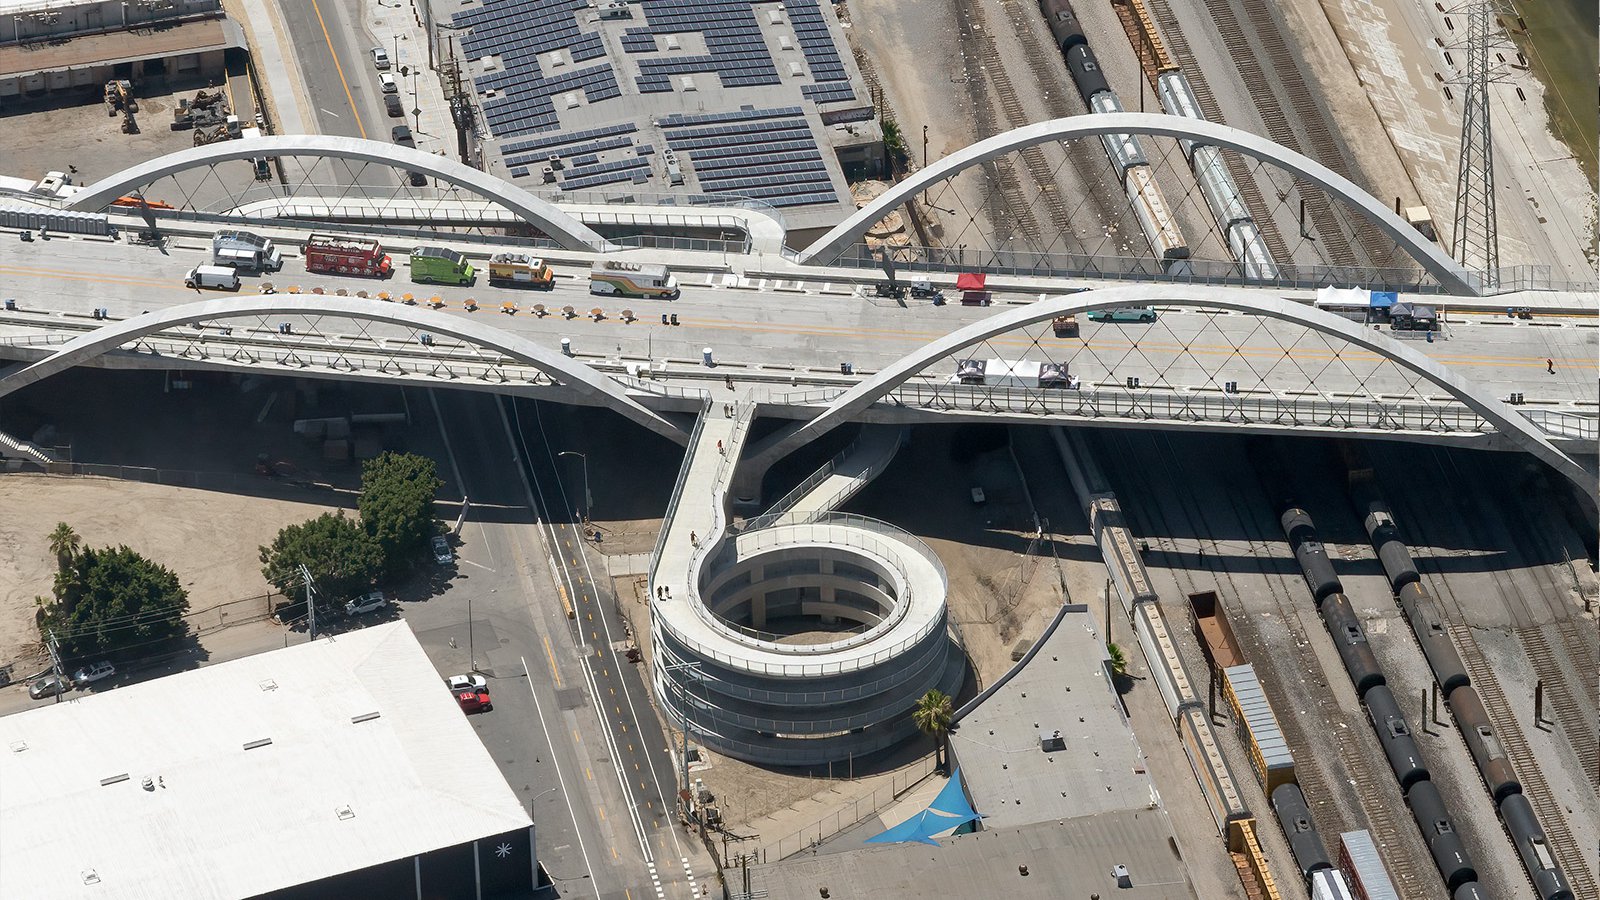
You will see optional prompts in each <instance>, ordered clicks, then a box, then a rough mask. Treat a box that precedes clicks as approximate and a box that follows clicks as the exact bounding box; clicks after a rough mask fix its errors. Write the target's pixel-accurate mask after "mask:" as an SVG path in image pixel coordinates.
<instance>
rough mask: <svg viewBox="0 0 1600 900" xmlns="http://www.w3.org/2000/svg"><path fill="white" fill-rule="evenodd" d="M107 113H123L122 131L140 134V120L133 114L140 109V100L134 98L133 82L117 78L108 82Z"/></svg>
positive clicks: (106, 94) (106, 95)
mask: <svg viewBox="0 0 1600 900" xmlns="http://www.w3.org/2000/svg"><path fill="white" fill-rule="evenodd" d="M105 101H106V115H108V116H114V115H116V114H117V113H119V112H120V113H122V133H123V134H138V133H139V122H138V120H136V119H135V118H134V117H133V114H134V113H136V112H138V111H139V101H138V100H135V99H134V98H133V82H131V81H127V80H125V79H115V80H112V81H108V82H106V93H105Z"/></svg>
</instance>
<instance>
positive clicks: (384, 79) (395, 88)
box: [378, 72, 400, 94]
mask: <svg viewBox="0 0 1600 900" xmlns="http://www.w3.org/2000/svg"><path fill="white" fill-rule="evenodd" d="M378 86H379V87H381V88H383V92H384V93H385V94H398V93H399V92H400V82H398V81H395V79H394V76H393V75H390V74H389V73H388V72H384V73H383V74H381V75H379V76H378Z"/></svg>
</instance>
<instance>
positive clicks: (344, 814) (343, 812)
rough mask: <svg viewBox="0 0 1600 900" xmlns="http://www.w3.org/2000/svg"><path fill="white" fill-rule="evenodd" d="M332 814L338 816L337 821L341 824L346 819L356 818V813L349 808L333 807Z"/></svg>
mask: <svg viewBox="0 0 1600 900" xmlns="http://www.w3.org/2000/svg"><path fill="white" fill-rule="evenodd" d="M333 814H334V815H336V816H338V817H339V821H341V822H343V821H344V820H346V819H354V818H355V817H356V811H355V810H353V809H351V808H350V807H349V806H335V807H334V808H333Z"/></svg>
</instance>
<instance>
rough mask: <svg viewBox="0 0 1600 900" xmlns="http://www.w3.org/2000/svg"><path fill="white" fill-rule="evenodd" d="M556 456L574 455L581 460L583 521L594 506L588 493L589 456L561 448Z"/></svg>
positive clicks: (587, 518) (592, 497) (587, 519)
mask: <svg viewBox="0 0 1600 900" xmlns="http://www.w3.org/2000/svg"><path fill="white" fill-rule="evenodd" d="M556 455H557V456H576V457H577V458H579V459H581V460H583V521H585V522H588V521H589V514H590V512H591V510H593V508H594V495H593V494H590V493H589V457H587V456H585V455H583V454H582V453H579V452H578V451H576V450H562V451H561V452H560V453H557V454H556Z"/></svg>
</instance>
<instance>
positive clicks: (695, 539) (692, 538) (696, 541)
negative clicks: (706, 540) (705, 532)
mask: <svg viewBox="0 0 1600 900" xmlns="http://www.w3.org/2000/svg"><path fill="white" fill-rule="evenodd" d="M689 543H691V544H693V545H694V546H696V547H698V546H700V535H698V534H695V533H694V532H692V531H691V532H689Z"/></svg>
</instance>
